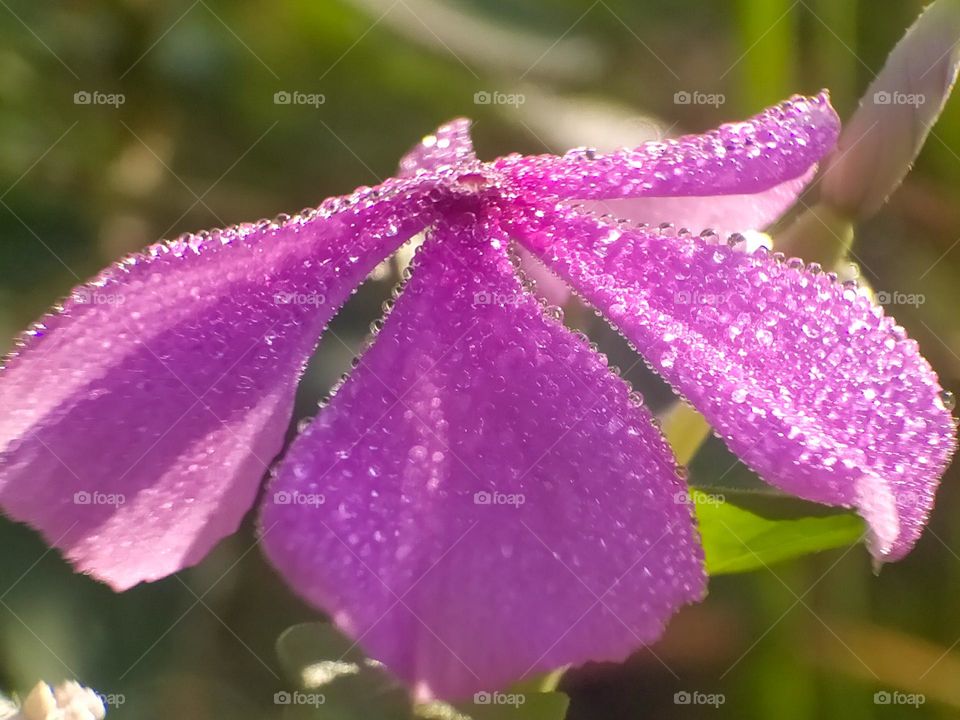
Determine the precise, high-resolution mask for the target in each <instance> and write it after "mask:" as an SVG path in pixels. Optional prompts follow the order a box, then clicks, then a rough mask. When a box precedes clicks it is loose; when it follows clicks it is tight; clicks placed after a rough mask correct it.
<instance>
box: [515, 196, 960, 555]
mask: <svg viewBox="0 0 960 720" xmlns="http://www.w3.org/2000/svg"><path fill="white" fill-rule="evenodd" d="M541 214H542V213H541ZM548 217H549V218H550V220H546V221H541V220H538V219H537V218H536V217H535V216H533V214H532V213H531V214H530V215H529V216H528V217H527V218H526V219H524V220H523V222H522V223H521V224H518V225H517V226H515V227H514V232H515V233H516V235H517V236H518V237H520V238H521V240H522V241H524V242H526V243H527V244H528V245H529V246H530V247H531V248H532V249H534V250H535V251H537V252H538V254H539V256H540V257H541V258H542V259H543V260H544V261H545V262H546V264H547V265H548V266H550V267H552V268H553V269H554V270H555V271H557V272H558V273H559V274H560V275H561V276H562V277H564V278H565V279H566V280H567V281H568V282H569V283H570V284H571V285H572V286H573V287H574V288H576V289H578V290H579V291H580V292H582V293H583V295H584V297H585V298H586V299H587V300H588V301H589V302H591V303H592V304H593V305H594V306H595V307H597V308H599V309H600V310H601V311H602V312H603V313H604V314H605V315H606V316H607V317H608V318H609V319H610V320H611V321H612V322H613V323H614V324H615V325H616V326H617V327H618V328H619V329H620V330H621V332H623V334H624V335H625V336H626V337H627V338H628V339H630V340H631V341H632V342H633V343H634V344H635V345H636V346H637V349H638V351H639V352H640V353H641V354H642V355H643V356H644V358H645V359H646V360H647V361H648V362H649V363H650V364H651V365H652V366H653V367H654V368H655V369H656V370H657V371H658V372H660V374H661V375H663V377H664V378H665V379H666V380H668V381H669V382H670V383H671V384H672V385H673V386H674V387H675V388H677V390H679V392H680V393H681V394H683V395H684V396H685V397H686V398H687V399H688V400H689V401H690V402H691V403H692V404H693V405H694V406H695V407H696V408H697V409H698V410H700V411H701V412H702V413H703V414H704V415H705V416H706V418H707V420H708V421H709V422H710V423H711V424H712V425H713V426H714V427H715V428H716V429H717V430H719V432H720V433H722V435H723V436H724V438H725V439H726V441H727V444H728V445H729V446H730V448H731V449H732V450H733V451H734V452H735V453H736V454H737V455H739V456H740V457H741V458H742V459H743V461H744V462H745V463H746V464H747V465H749V466H750V467H751V468H753V469H754V470H755V471H756V472H757V473H759V474H760V475H761V477H763V478H764V479H765V480H767V481H768V482H770V483H772V484H774V485H776V486H778V487H780V488H782V489H784V490H786V491H788V492H791V493H793V494H795V495H798V496H800V497H804V498H808V499H810V500H815V501H818V502H823V503H827V504H833V505H842V506H848V507H856V508H858V509H859V510H860V512H861V513H862V514H863V515H864V516H865V517H866V519H867V520H868V521H869V522H870V525H871V528H872V531H873V537H872V538H871V550H872V552H873V553H874V555H875V556H876V557H877V558H878V559H881V560H895V559H898V558H900V557H902V556H903V555H905V554H906V553H907V552H908V551H909V550H910V548H911V547H912V546H913V544H914V542H915V541H916V539H917V537H918V536H919V534H920V532H921V530H922V528H923V526H924V524H925V523H926V518H927V515H928V513H929V511H930V508H931V507H932V505H933V498H934V492H935V490H936V487H937V485H938V483H939V478H940V476H941V475H942V474H943V471H944V469H945V467H946V465H947V463H948V461H949V459H950V456H951V455H952V453H953V451H954V448H955V444H956V440H955V435H956V433H955V427H954V421H953V418H952V417H951V415H950V413H949V411H948V410H947V409H946V408H945V407H944V403H943V401H942V400H941V392H942V390H941V388H940V385H939V383H938V380H937V376H936V374H935V373H934V372H933V370H932V369H931V368H930V365H929V364H928V363H927V361H926V360H924V358H923V357H921V356H920V353H919V351H918V348H917V344H916V342H914V341H913V340H910V339H908V338H907V337H906V335H905V333H904V331H903V328H901V327H899V326H897V325H896V323H895V321H894V320H893V319H892V318H890V317H886V316H884V313H883V310H882V309H881V308H880V307H879V306H874V305H872V303H871V301H870V300H869V299H868V298H867V297H865V296H864V295H863V294H862V293H858V291H857V290H856V289H855V288H852V287H849V286H843V285H841V284H839V283H837V282H836V280H835V279H834V278H831V277H829V276H827V275H823V274H816V273H814V272H811V271H810V270H807V269H804V268H803V265H802V263H800V262H799V261H791V262H789V263H784V262H777V261H776V260H775V259H774V258H772V257H771V256H769V255H768V254H767V253H766V251H765V250H763V249H761V251H758V252H757V253H754V254H746V253H745V252H742V251H738V250H737V249H736V248H733V247H729V246H728V245H726V244H722V245H720V244H716V243H712V242H709V241H708V240H707V239H705V238H701V237H696V236H682V237H660V236H658V235H656V234H654V233H650V232H645V231H638V230H630V229H627V228H625V227H616V226H613V225H610V224H608V223H606V222H604V221H603V220H601V219H597V218H594V217H589V216H586V215H584V214H582V213H580V212H578V211H575V210H569V209H565V208H563V207H562V206H557V208H556V213H555V214H553V213H548Z"/></svg>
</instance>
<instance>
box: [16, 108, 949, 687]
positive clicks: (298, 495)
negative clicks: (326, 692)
mask: <svg viewBox="0 0 960 720" xmlns="http://www.w3.org/2000/svg"><path fill="white" fill-rule="evenodd" d="M838 130H839V122H838V120H837V117H836V115H835V114H834V112H833V110H832V108H831V107H830V104H829V101H828V100H827V98H826V96H825V95H821V96H819V97H815V98H799V97H798V98H793V99H792V100H790V101H788V102H785V103H784V104H782V105H780V106H777V107H774V108H771V109H770V110H767V111H766V112H764V113H763V114H761V115H759V116H757V117H755V118H754V119H752V120H749V121H747V122H741V123H735V124H730V125H724V126H722V127H720V128H719V129H718V130H715V131H713V132H710V133H707V134H705V135H700V136H688V137H684V138H680V139H678V140H670V141H667V142H660V143H651V144H648V145H644V146H642V147H640V148H637V149H633V150H622V151H619V152H614V153H610V154H603V155H601V154H596V153H594V152H592V151H590V150H575V151H572V152H570V153H568V154H566V155H565V156H563V157H555V156H540V157H521V156H519V155H511V156H507V157H504V158H500V159H498V160H495V161H493V162H491V163H481V162H479V161H478V160H477V159H476V157H475V156H474V154H473V150H472V147H471V144H470V140H469V137H468V123H467V121H465V120H457V121H455V122H453V123H450V124H449V125H446V126H444V127H442V128H441V129H440V130H439V131H438V132H437V134H436V135H432V136H429V137H427V138H426V139H425V140H424V141H423V142H422V143H421V144H420V145H419V146H418V147H417V148H416V149H415V150H414V151H413V152H412V153H411V154H410V155H408V156H407V157H406V158H404V160H403V162H402V163H401V177H399V178H397V179H391V180H388V181H387V182H385V183H383V184H381V185H380V186H378V187H376V188H361V189H359V190H357V191H356V192H355V193H354V194H353V195H351V196H349V197H344V198H335V199H330V200H327V201H325V202H324V203H323V205H321V206H320V208H319V209H318V210H308V211H304V212H303V213H301V214H300V215H298V216H296V217H293V218H288V217H283V218H280V219H277V220H276V221H273V222H267V221H263V222H260V223H258V224H249V225H240V226H237V227H233V228H229V229H225V230H215V231H212V232H209V233H201V234H199V235H187V236H183V237H181V238H179V239H178V240H175V241H173V242H171V243H168V244H160V245H155V246H152V247H150V248H148V249H147V250H146V251H145V252H144V253H142V254H140V255H136V256H134V257H131V258H128V259H126V260H124V261H122V262H120V263H118V264H117V265H116V266H114V267H112V268H110V269H108V270H106V271H105V272H104V273H103V274H101V275H100V276H99V277H98V278H97V279H96V280H94V281H93V282H91V283H90V284H88V285H86V286H84V287H82V288H80V289H78V290H76V291H75V292H74V294H73V295H72V296H71V297H70V298H68V299H67V300H66V301H65V302H64V304H63V307H61V308H57V311H56V312H55V313H53V314H51V315H49V316H47V317H45V318H44V319H43V320H42V321H41V322H40V323H38V324H37V325H35V326H34V327H33V328H32V329H31V330H30V331H29V332H28V334H27V336H26V337H25V338H24V339H23V343H22V345H21V347H20V348H19V350H18V351H17V353H16V354H15V355H14V356H12V357H11V358H10V360H9V364H8V366H7V367H6V369H5V370H4V372H3V374H2V376H0V404H2V406H3V407H4V408H6V409H7V410H6V412H5V414H4V416H3V417H2V419H0V451H2V454H0V504H2V507H3V509H4V510H5V512H6V513H7V514H9V515H10V516H11V517H12V518H14V519H16V520H20V521H23V522H27V523H29V524H31V525H32V526H34V527H35V528H37V529H38V530H39V531H40V532H41V533H42V534H43V535H44V537H45V538H46V539H47V540H48V541H49V542H50V543H51V544H53V545H56V546H57V547H59V548H61V549H62V550H63V551H64V552H65V554H66V555H67V557H68V558H69V559H70V560H71V561H72V562H73V563H74V564H75V565H76V566H77V567H78V568H79V569H81V570H82V571H84V572H87V573H90V574H92V575H94V576H95V577H97V578H99V579H101V580H103V581H105V582H107V583H109V584H110V585H111V586H113V587H114V588H117V589H124V588H128V587H130V586H132V585H134V584H136V583H138V582H141V581H144V580H154V579H157V578H160V577H163V576H165V575H168V574H170V573H173V572H176V571H177V570H179V569H181V568H183V567H185V566H188V565H191V564H193V563H196V562H198V561H199V560H200V559H201V558H202V557H203V556H204V555H205V554H206V553H207V552H208V551H209V550H210V548H211V547H212V546H213V545H214V544H215V543H216V542H217V541H218V540H219V539H221V538H222V537H224V536H225V535H227V534H229V533H231V532H233V531H234V530H235V529H236V527H237V524H238V523H239V522H240V520H241V518H242V517H243V515H244V514H245V513H246V512H247V511H248V510H249V509H250V507H251V505H252V504H253V502H254V499H255V497H256V495H257V491H258V487H259V483H260V479H261V477H262V476H263V474H264V472H265V471H266V469H267V468H268V466H269V464H270V463H271V461H272V459H273V457H274V456H275V455H276V454H277V453H278V452H279V451H280V449H281V445H282V442H283V437H284V432H285V430H286V427H287V423H288V421H289V418H290V414H291V409H292V404H293V396H294V391H295V388H296V384H297V380H298V378H299V377H300V374H301V372H302V371H303V367H304V363H305V361H306V359H307V357H308V356H309V355H310V354H311V352H312V351H313V349H314V346H315V345H316V343H317V340H318V338H319V337H320V335H321V333H322V332H323V330H324V328H325V327H326V325H327V323H328V322H329V320H330V318H331V316H332V315H333V314H334V312H335V311H336V310H337V308H339V307H340V306H341V305H342V304H343V303H344V302H345V301H346V299H347V298H348V297H349V296H350V294H351V293H352V292H353V290H354V289H355V288H356V287H357V285H358V284H359V283H360V282H361V281H362V280H363V279H364V278H365V277H366V276H367V274H368V273H369V272H370V271H371V270H372V269H373V268H374V267H375V266H376V265H377V263H379V262H380V261H381V260H382V259H383V258H385V257H386V256H388V255H389V254H390V253H391V252H392V251H394V250H395V249H397V248H398V247H399V246H400V245H401V244H402V243H403V242H405V241H406V240H408V239H409V238H411V237H412V236H413V235H414V234H416V233H418V232H420V231H421V230H424V229H426V231H427V239H426V241H425V243H424V245H423V247H422V248H421V250H420V251H419V252H418V253H417V255H416V258H415V261H414V264H413V272H412V278H411V279H410V280H409V281H408V282H407V283H406V287H405V288H404V290H403V293H402V294H401V295H400V297H399V299H398V300H397V301H396V305H395V307H393V308H392V309H390V312H389V315H388V317H387V318H386V321H385V323H384V325H383V327H382V329H380V331H379V333H378V335H377V337H376V340H375V342H374V343H373V345H372V346H371V347H370V349H369V350H368V351H367V352H366V353H365V354H364V355H363V356H362V358H361V359H360V360H359V362H358V364H357V366H356V368H355V369H354V371H353V372H352V374H351V375H350V377H349V379H347V380H346V381H345V382H344V383H343V384H342V385H341V386H340V387H339V388H338V389H337V391H336V392H335V394H334V395H333V396H332V398H331V400H330V401H329V403H328V404H327V405H326V406H325V407H324V408H323V410H322V411H321V412H320V413H319V415H318V416H317V418H316V419H315V420H314V421H313V422H312V423H311V424H310V426H309V427H308V428H307V429H306V430H305V431H304V432H303V433H301V434H300V436H299V437H298V438H297V439H296V440H295V442H294V443H293V445H292V447H291V448H290V450H289V451H288V452H287V454H286V457H285V458H284V459H283V461H282V462H281V463H280V464H279V466H278V468H277V470H276V472H275V477H274V479H273V480H272V482H271V484H270V487H269V489H268V491H267V493H266V497H265V500H264V506H263V508H262V516H261V533H262V543H263V546H264V547H265V549H266V552H267V555H268V556H269V558H270V560H271V561H272V562H273V564H274V565H275V566H276V567H277V569H278V570H279V571H280V572H281V573H282V574H283V576H284V577H285V579H286V580H287V582H289V583H290V585H291V586H292V587H293V588H294V589H295V590H296V591H297V592H298V593H299V594H300V595H301V596H303V597H304V598H306V599H307V600H308V601H310V602H311V603H313V604H314V605H316V606H317V607H319V608H322V609H324V610H326V611H327V612H329V613H330V614H331V615H332V616H333V619H334V620H335V622H336V623H337V624H338V625H339V626H340V627H341V628H343V629H344V630H346V631H347V632H348V633H350V634H351V635H352V636H353V637H354V638H355V639H356V640H357V641H358V642H359V644H360V645H361V646H362V647H363V648H364V649H365V650H367V651H368V652H369V653H370V654H371V655H372V656H374V657H376V658H378V659H380V660H382V661H383V662H385V663H386V665H387V666H388V667H389V668H390V669H391V670H392V671H393V672H394V673H395V674H396V675H398V676H399V677H401V678H402V679H403V680H405V681H406V682H407V683H409V684H411V685H412V686H414V687H415V689H416V691H417V693H418V695H419V696H421V697H426V696H433V695H440V696H445V697H450V696H462V695H466V694H469V693H471V692H473V691H474V690H477V689H481V688H492V687H496V686H499V685H502V684H504V683H506V682H508V681H510V680H512V679H516V678H518V677H521V676H523V675H525V674H528V673H532V672H537V671H542V670H547V669H552V668H556V667H559V666H562V665H565V664H568V663H582V662H584V661H586V660H604V659H606V660H619V659H622V658H624V657H625V656H626V655H627V654H628V653H630V652H631V651H632V650H634V649H635V648H637V647H638V646H639V645H642V644H645V643H651V642H653V641H654V640H656V639H657V637H658V636H659V635H660V633H661V631H662V629H663V626H664V624H665V623H666V621H667V620H668V619H669V617H670V616H671V615H672V614H673V613H674V612H675V611H676V610H677V609H678V608H679V607H680V606H682V605H683V604H685V603H688V602H694V601H697V600H699V599H700V598H701V597H702V596H703V594H704V588H705V575H704V570H703V563H702V552H701V549H700V547H699V543H698V539H697V532H696V528H695V525H694V520H693V517H692V514H691V511H690V506H689V504H687V503H686V502H683V501H682V500H683V497H684V496H683V495H682V493H683V492H684V491H685V484H684V482H683V481H682V479H681V476H680V474H678V469H677V467H676V463H675V460H674V457H673V454H672V453H671V450H670V448H669V446H668V445H667V443H666V441H665V440H664V438H663V437H662V436H661V434H660V432H659V431H658V430H657V427H656V426H655V425H654V423H653V421H652V417H651V414H650V412H649V410H647V409H646V408H645V407H644V405H643V404H642V402H641V401H640V400H639V399H638V398H637V397H636V396H635V395H634V394H631V393H630V388H629V386H628V385H627V384H626V383H625V382H624V381H623V380H621V379H620V378H619V377H617V376H616V375H615V374H613V373H611V372H610V371H609V369H608V368H607V366H606V362H605V360H604V359H603V357H601V356H600V355H598V354H597V353H596V352H595V351H594V350H593V349H592V348H591V346H590V345H589V343H588V342H587V340H586V339H585V338H583V337H581V336H578V335H575V334H573V333H571V332H569V331H568V330H567V329H566V328H565V327H564V325H563V324H562V322H561V321H560V318H559V316H558V315H559V313H558V312H557V311H553V310H547V311H545V310H544V308H543V307H542V306H541V305H540V304H539V303H538V302H537V300H536V299H535V298H534V297H533V296H532V295H531V294H530V293H529V292H528V289H527V287H526V286H525V285H524V283H523V280H522V279H521V277H520V276H519V275H518V273H517V267H516V263H515V258H514V256H513V255H512V254H511V250H510V245H511V242H512V241H514V240H515V241H517V242H518V243H519V244H520V245H521V246H522V247H523V248H524V249H525V250H526V251H527V252H529V253H532V254H533V255H534V256H536V257H538V258H539V259H540V260H541V261H542V262H543V263H544V264H546V266H547V267H549V268H550V269H551V270H552V271H553V272H555V273H557V274H558V275H559V276H561V277H562V278H563V279H564V280H566V281H567V282H568V283H569V284H570V285H571V286H572V287H573V288H574V289H575V290H577V291H578V292H579V293H580V294H581V295H582V296H583V297H584V298H586V299H587V300H588V301H589V302H590V303H592V304H593V305H594V306H595V307H596V308H597V309H598V310H600V311H601V312H602V313H603V314H604V315H605V316H606V317H607V318H608V320H609V321H610V322H611V323H613V324H614V325H615V326H616V327H617V328H618V329H619V330H620V332H621V333H623V335H624V336H626V337H627V338H628V339H629V340H630V342H631V343H633V345H634V346H636V348H637V350H638V352H639V353H640V354H641V355H642V356H643V357H644V359H645V360H646V361H647V362H648V363H649V364H650V365H651V366H652V367H654V368H655V369H656V370H657V371H658V372H659V373H660V374H661V375H662V376H663V377H664V378H665V379H666V380H667V381H669V382H670V383H671V384H672V385H673V386H674V387H675V388H676V390H677V391H678V392H679V393H680V394H682V395H683V396H684V397H685V398H686V399H687V400H688V401H689V402H690V403H692V404H693V405H694V406H695V407H696V408H697V409H698V410H699V411H700V412H702V413H703V414H704V415H705V416H706V418H707V419H708V420H709V421H710V423H711V424H712V425H713V427H714V428H716V429H717V431H718V432H719V433H720V434H721V435H722V436H723V438H724V439H725V440H726V442H727V444H728V445H729V447H730V448H731V449H732V450H733V451H734V452H735V453H736V454H737V455H739V456H740V457H741V458H742V460H743V461H744V462H745V463H746V464H747V465H749V466H750V467H751V468H753V469H754V470H755V471H756V472H757V473H759V474H760V475H761V476H762V477H763V478H764V479H765V480H766V481H767V482H769V483H771V484H772V485H775V486H777V487H778V488H781V489H783V490H785V491H788V492H790V493H793V494H795V495H798V496H800V497H803V498H807V499H809V500H814V501H817V502H821V503H826V504H829V505H837V506H842V507H851V508H856V509H857V510H858V511H859V512H860V513H861V514H862V515H863V516H864V517H865V518H866V520H867V521H868V523H869V526H870V529H871V532H870V539H869V544H870V550H871V552H872V553H873V555H874V556H875V557H876V558H877V559H879V560H881V561H886V560H895V559H898V558H900V557H903V555H905V554H906V553H907V552H908V551H909V550H910V548H911V546H912V545H913V544H914V542H915V541H916V540H917V537H918V536H919V534H920V532H921V530H922V528H923V526H924V524H925V522H926V518H927V515H928V513H929V511H930V508H931V506H932V504H933V496H934V491H935V489H936V486H937V484H938V479H939V477H940V475H941V474H942V473H943V471H944V468H945V466H946V464H947V462H948V461H949V458H950V456H951V453H952V452H953V449H954V445H955V439H954V422H953V419H952V417H951V415H950V412H949V410H948V408H947V407H945V405H944V399H943V398H942V397H941V393H942V391H941V388H940V386H939V385H938V381H937V377H936V375H935V374H934V372H933V371H932V370H931V368H930V366H929V365H928V364H927V362H926V361H925V360H924V359H923V358H922V357H921V356H920V354H919V352H918V349H917V344H916V343H915V342H914V341H912V340H910V339H908V338H907V337H906V336H905V334H904V332H903V329H902V328H900V327H899V326H897V325H896V324H895V322H894V321H893V320H892V319H891V318H889V317H886V316H885V315H884V313H883V311H882V309H881V308H879V307H876V306H874V305H872V304H871V302H870V300H869V299H868V298H867V297H866V296H865V295H864V294H863V293H861V292H859V291H858V290H857V289H856V288H855V287H851V286H847V285H841V284H839V283H837V281H836V280H835V278H833V277H831V276H830V275H825V274H822V273H819V272H818V269H817V268H815V267H804V266H803V264H802V263H801V262H800V261H798V260H790V261H785V260H784V258H782V257H778V256H776V255H770V254H768V253H767V252H766V251H764V250H760V251H757V252H748V251H747V250H746V249H745V248H744V247H743V243H738V241H737V236H733V237H732V239H731V241H730V242H729V243H724V242H718V241H717V239H716V238H715V236H714V235H711V234H709V233H705V234H701V235H693V234H690V233H687V232H686V231H678V232H676V233H673V232H671V231H669V230H666V229H662V228H661V229H657V230H651V229H649V228H647V227H643V226H641V227H633V226H628V225H627V224H626V223H623V222H619V221H616V220H611V219H608V218H606V217H600V216H598V215H596V214H593V213H592V212H590V211H589V210H588V209H584V208H579V207H577V206H576V205H575V204H574V203H575V202H599V201H603V202H608V201H615V200H617V199H623V198H639V199H640V200H637V201H635V202H636V205H634V206H633V209H634V210H635V211H637V212H639V213H640V214H646V215H657V214H662V213H663V212H665V210H671V211H672V210H676V211H677V212H681V211H682V212H684V213H686V216H685V217H684V218H683V221H684V222H685V223H690V224H695V223H699V222H700V221H702V220H704V219H705V218H708V217H712V218H717V217H719V218H720V219H721V220H722V221H723V224H724V226H725V227H731V228H736V227H740V228H745V227H762V226H763V225H764V224H766V223H768V222H769V221H771V220H772V219H774V218H776V217H777V216H778V215H779V214H780V213H781V212H782V210H783V209H784V208H785V207H787V206H788V205H789V204H790V203H791V202H792V201H793V200H794V198H795V197H796V195H797V194H798V193H799V192H800V190H801V189H802V187H803V185H804V184H805V182H806V181H807V180H808V179H809V178H810V177H811V176H812V174H813V172H814V170H815V165H816V163H817V161H818V160H819V159H820V158H821V157H823V156H824V155H825V153H827V152H828V151H830V150H831V148H832V147H833V145H834V143H835V141H836V138H837V134H838ZM706 197H710V198H714V197H716V199H710V200H705V199H704V198H706ZM718 213H721V214H720V215H718ZM391 304H392V303H391ZM678 493H680V494H681V496H680V498H679V499H678Z"/></svg>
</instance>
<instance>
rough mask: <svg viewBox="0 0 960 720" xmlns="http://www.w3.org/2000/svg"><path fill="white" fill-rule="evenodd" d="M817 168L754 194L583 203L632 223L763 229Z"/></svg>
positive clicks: (723, 229)
mask: <svg viewBox="0 0 960 720" xmlns="http://www.w3.org/2000/svg"><path fill="white" fill-rule="evenodd" d="M816 172H817V167H816V165H811V166H810V169H809V170H807V172H806V173H804V174H803V175H800V176H799V177H796V178H793V179H791V180H786V181H785V182H782V183H780V184H779V185H774V186H773V187H772V188H770V189H769V190H763V191H761V192H758V193H753V194H743V195H716V196H713V197H693V196H677V197H638V198H612V199H610V200H588V201H586V202H585V203H584V207H585V209H586V210H589V211H591V212H595V213H597V214H601V215H603V214H610V215H614V216H615V217H617V218H620V219H622V220H628V221H630V222H633V223H646V224H647V225H660V224H662V223H674V222H679V223H681V224H682V225H683V226H684V227H686V228H689V229H690V230H694V231H696V232H699V231H701V230H706V229H707V228H709V229H711V230H713V231H715V232H717V233H719V234H721V235H726V234H729V233H733V232H742V231H745V230H763V229H764V228H766V227H767V226H768V225H771V224H772V223H773V222H774V221H776V220H778V219H779V218H780V216H781V215H783V213H784V212H786V211H787V210H788V209H789V208H790V207H791V206H792V205H793V204H794V203H795V202H796V201H797V198H798V197H800V193H802V192H803V190H804V188H806V186H807V185H808V184H809V182H810V180H812V179H813V176H814V175H816Z"/></svg>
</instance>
